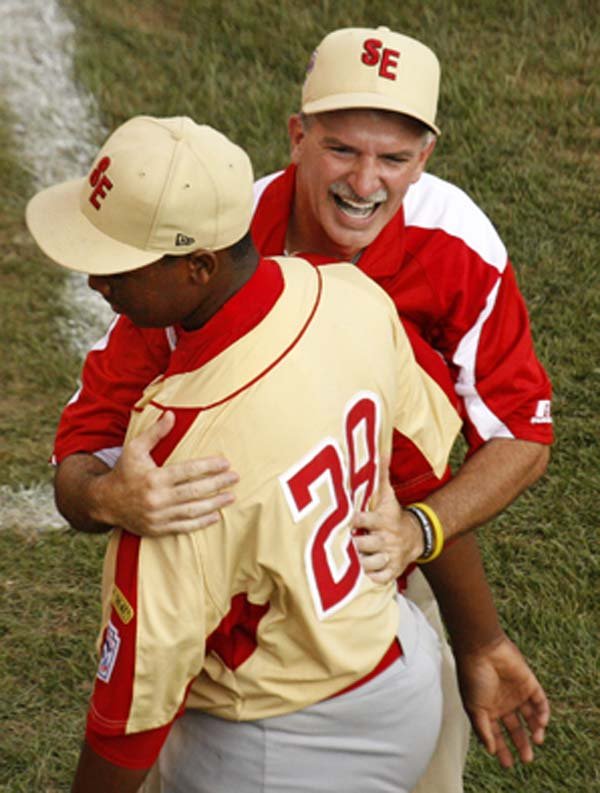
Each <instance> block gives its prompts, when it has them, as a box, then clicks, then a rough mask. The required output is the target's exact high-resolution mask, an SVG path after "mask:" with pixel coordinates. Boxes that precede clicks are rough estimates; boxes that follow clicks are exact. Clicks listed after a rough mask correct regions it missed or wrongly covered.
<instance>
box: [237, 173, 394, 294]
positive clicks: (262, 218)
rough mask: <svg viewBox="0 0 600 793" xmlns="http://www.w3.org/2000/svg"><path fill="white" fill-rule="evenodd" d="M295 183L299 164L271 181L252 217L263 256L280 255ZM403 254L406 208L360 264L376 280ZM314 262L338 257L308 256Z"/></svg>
mask: <svg viewBox="0 0 600 793" xmlns="http://www.w3.org/2000/svg"><path fill="white" fill-rule="evenodd" d="M295 187H296V166H295V165H293V164H292V165H289V166H288V167H287V168H286V170H285V171H284V172H283V173H282V174H280V175H279V176H277V177H276V178H275V179H273V181H272V182H271V183H270V184H269V185H268V187H267V188H266V189H265V191H264V193H263V194H262V196H261V198H260V201H259V202H258V206H257V207H256V209H255V211H254V218H253V220H252V237H253V239H254V243H255V245H256V247H257V248H258V250H259V251H260V253H261V254H262V255H263V256H281V255H282V254H283V253H284V250H285V235H286V231H287V226H288V222H289V218H290V214H291V211H292V203H293V200H294V190H295ZM403 255H404V210H403V208H402V207H400V210H399V211H398V212H397V213H396V214H395V215H394V217H393V218H392V219H391V220H390V222H389V223H388V224H387V226H385V228H383V229H382V230H381V232H380V234H379V236H378V237H377V238H376V239H375V240H373V242H372V243H371V244H370V245H369V246H368V247H367V248H366V249H365V250H364V251H363V253H362V255H361V257H360V259H359V260H358V264H357V266H358V268H359V269H360V270H362V271H363V272H364V273H366V274H367V275H368V276H370V277H371V278H372V279H373V280H375V281H380V280H381V279H382V278H386V277H389V276H392V275H394V274H395V273H396V272H397V270H398V266H399V264H400V262H401V261H402V260H403ZM306 258H308V259H310V260H311V261H312V262H313V263H317V264H326V263H330V262H333V261H339V259H333V258H332V257H326V256H325V257H318V256H308V257H306Z"/></svg>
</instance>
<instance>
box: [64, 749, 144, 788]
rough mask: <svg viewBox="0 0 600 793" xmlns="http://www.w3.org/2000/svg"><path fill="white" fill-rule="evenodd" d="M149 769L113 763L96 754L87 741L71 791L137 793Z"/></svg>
mask: <svg viewBox="0 0 600 793" xmlns="http://www.w3.org/2000/svg"><path fill="white" fill-rule="evenodd" d="M149 770H150V769H149V768H145V769H130V768H122V767H121V766H117V765H113V764H112V763H109V762H108V760H105V759H104V758H103V757H100V755H98V754H96V752H94V750H93V749H92V748H91V747H90V746H89V744H88V743H87V742H86V743H84V745H83V748H82V750H81V755H80V757H79V764H78V766H77V771H76V773H75V779H74V781H73V786H72V788H71V793H136V791H137V790H139V788H140V786H141V784H142V782H143V781H144V779H145V778H146V776H147V775H148V771H149Z"/></svg>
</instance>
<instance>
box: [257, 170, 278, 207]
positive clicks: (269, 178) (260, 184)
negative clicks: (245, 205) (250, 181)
mask: <svg viewBox="0 0 600 793" xmlns="http://www.w3.org/2000/svg"><path fill="white" fill-rule="evenodd" d="M282 174H283V171H274V172H273V173H269V174H267V175H266V176H261V177H260V179H257V180H256V181H255V182H254V209H256V207H257V206H258V203H259V201H260V199H261V198H262V196H263V193H264V192H265V190H266V189H267V187H268V186H269V185H270V184H271V183H272V182H274V181H275V180H276V179H277V177H278V176H281V175H282Z"/></svg>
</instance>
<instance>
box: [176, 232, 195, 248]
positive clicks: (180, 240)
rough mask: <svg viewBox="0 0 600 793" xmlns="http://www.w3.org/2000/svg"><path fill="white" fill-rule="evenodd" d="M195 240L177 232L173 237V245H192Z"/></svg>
mask: <svg viewBox="0 0 600 793" xmlns="http://www.w3.org/2000/svg"><path fill="white" fill-rule="evenodd" d="M195 242H196V240H195V239H194V238H193V237H188V236H187V235H186V234H181V233H179V234H178V235H177V236H176V237H175V245H177V247H179V246H181V245H193V244H194V243H195Z"/></svg>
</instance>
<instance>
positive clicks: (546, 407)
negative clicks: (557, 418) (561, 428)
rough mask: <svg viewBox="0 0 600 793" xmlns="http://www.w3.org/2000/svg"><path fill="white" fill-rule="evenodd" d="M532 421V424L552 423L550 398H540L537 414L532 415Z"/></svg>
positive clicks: (536, 409) (536, 408)
mask: <svg viewBox="0 0 600 793" xmlns="http://www.w3.org/2000/svg"><path fill="white" fill-rule="evenodd" d="M530 421H531V423H532V424H552V414H551V412H550V400H549V399H539V400H538V403H537V405H536V407H535V416H532V417H531V419H530Z"/></svg>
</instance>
